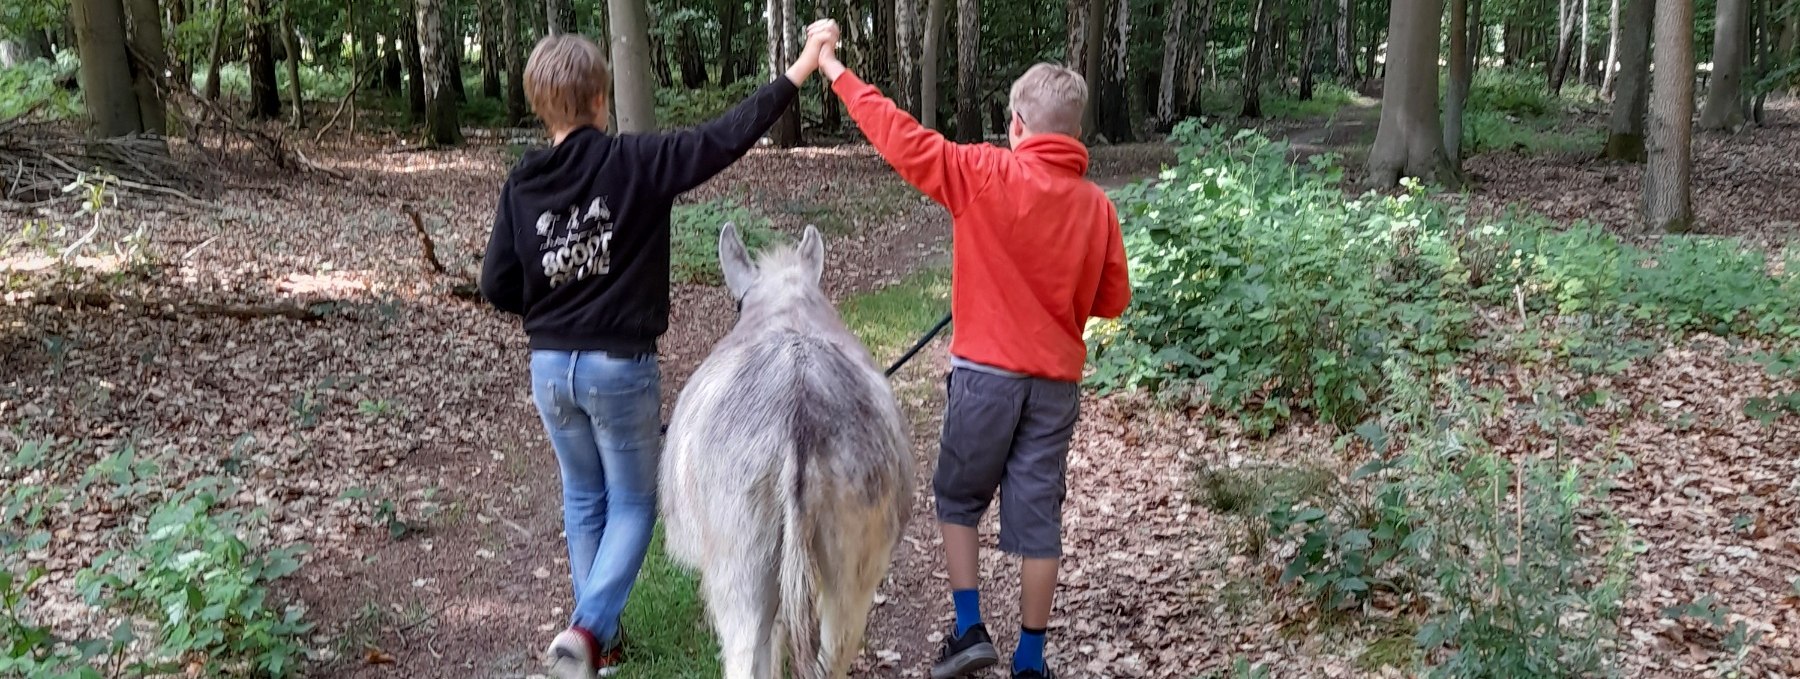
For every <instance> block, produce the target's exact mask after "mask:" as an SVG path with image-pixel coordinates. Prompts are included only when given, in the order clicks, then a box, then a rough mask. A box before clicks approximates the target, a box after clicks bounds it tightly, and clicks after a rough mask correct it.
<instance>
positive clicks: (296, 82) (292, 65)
mask: <svg viewBox="0 0 1800 679" xmlns="http://www.w3.org/2000/svg"><path fill="white" fill-rule="evenodd" d="M289 6H290V5H289V3H285V2H284V3H282V5H281V41H282V43H284V45H285V47H286V50H287V75H288V95H289V97H288V98H289V100H290V101H292V102H293V106H294V129H300V128H304V127H306V98H305V93H304V92H303V91H302V90H303V89H304V88H303V87H302V86H301V82H300V38H299V34H298V33H296V32H295V31H296V28H295V26H294V13H293V11H292V10H291V9H289ZM351 77H352V78H354V77H356V76H355V74H354V73H352V74H351Z"/></svg>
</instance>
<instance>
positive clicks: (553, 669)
mask: <svg viewBox="0 0 1800 679" xmlns="http://www.w3.org/2000/svg"><path fill="white" fill-rule="evenodd" d="M550 676H551V677H554V678H555V679H594V677H597V676H600V674H599V673H598V672H595V671H594V670H593V669H590V668H587V667H582V662H581V660H579V659H577V658H573V657H570V656H566V655H564V656H558V657H557V658H556V660H555V661H553V662H551V663H550Z"/></svg>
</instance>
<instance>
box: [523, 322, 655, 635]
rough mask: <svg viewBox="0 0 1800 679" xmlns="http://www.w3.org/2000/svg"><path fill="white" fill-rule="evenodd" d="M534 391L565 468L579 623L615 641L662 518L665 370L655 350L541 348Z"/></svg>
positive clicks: (535, 358)
mask: <svg viewBox="0 0 1800 679" xmlns="http://www.w3.org/2000/svg"><path fill="white" fill-rule="evenodd" d="M531 395H532V400H534V401H535V402H536V403H537V408H538V414H540V415H541V416H543V419H544V429H545V430H546V431H547V432H549V434H550V444H551V446H553V447H554V448H555V449H556V462H557V465H558V466H559V467H560V468H561V470H562V493H563V532H564V533H566V534H567V536H568V541H569V574H570V576H571V578H572V580H573V582H574V585H575V613H574V616H573V621H572V622H573V623H574V624H575V625H578V626H580V627H582V628H583V629H586V630H588V631H589V632H591V633H592V634H593V635H594V636H595V637H597V638H599V639H600V640H601V643H603V644H604V643H609V642H610V641H613V640H616V639H617V637H618V635H619V616H620V614H622V613H624V611H625V601H626V599H627V598H628V597H629V596H630V595H631V586H632V584H633V583H634V582H635V581H636V580H637V574H638V569H640V568H642V567H643V565H644V553H645V552H646V551H648V550H649V547H650V536H651V533H652V531H653V530H654V529H655V526H656V473H657V460H658V458H659V457H660V455H661V447H662V443H661V441H660V440H659V437H660V428H661V425H662V371H661V369H660V368H659V367H658V366H657V364H656V357H655V356H643V357H639V358H614V357H612V356H608V355H606V354H604V353H601V352H568V351H544V350H538V351H533V352H531Z"/></svg>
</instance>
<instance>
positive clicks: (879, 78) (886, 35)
mask: <svg viewBox="0 0 1800 679" xmlns="http://www.w3.org/2000/svg"><path fill="white" fill-rule="evenodd" d="M899 12H900V10H899V9H898V8H897V7H895V6H894V0H876V2H875V7H874V9H873V10H872V11H871V12H870V16H869V30H870V31H871V33H872V34H873V35H874V40H873V41H872V42H873V43H874V44H872V45H870V46H869V50H870V51H871V52H873V53H874V54H875V59H874V63H873V64H870V65H871V66H874V67H875V77H876V82H879V83H881V87H882V88H884V89H887V90H888V91H893V89H894V63H895V62H896V61H898V60H899V56H898V55H899V54H900V47H899V45H900V42H899V37H898V36H896V35H894V33H895V32H896V31H895V30H894V15H896V14H898V13H899ZM896 94H897V93H896Z"/></svg>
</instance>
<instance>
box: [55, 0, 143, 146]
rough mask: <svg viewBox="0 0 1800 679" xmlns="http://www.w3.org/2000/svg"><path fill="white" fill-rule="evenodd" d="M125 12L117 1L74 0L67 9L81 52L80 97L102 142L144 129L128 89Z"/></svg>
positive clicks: (136, 102)
mask: <svg viewBox="0 0 1800 679" xmlns="http://www.w3.org/2000/svg"><path fill="white" fill-rule="evenodd" d="M124 10H125V8H124V7H123V6H121V5H120V4H119V0H75V2H74V3H73V5H71V7H70V13H71V17H70V18H71V20H73V22H74V24H75V44H76V46H77V47H78V48H79V50H80V53H81V70H80V72H79V80H80V84H81V96H82V100H83V101H84V102H85V103H86V105H87V111H88V117H89V118H90V119H91V121H92V122H93V134H94V136H95V137H98V138H101V139H105V138H108V137H118V136H123V135H127V134H133V133H137V132H142V131H143V130H144V119H143V114H142V113H141V112H139V111H138V97H137V93H136V92H135V91H134V90H132V87H131V62H130V58H129V57H128V56H127V54H126V49H125V11H124Z"/></svg>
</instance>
